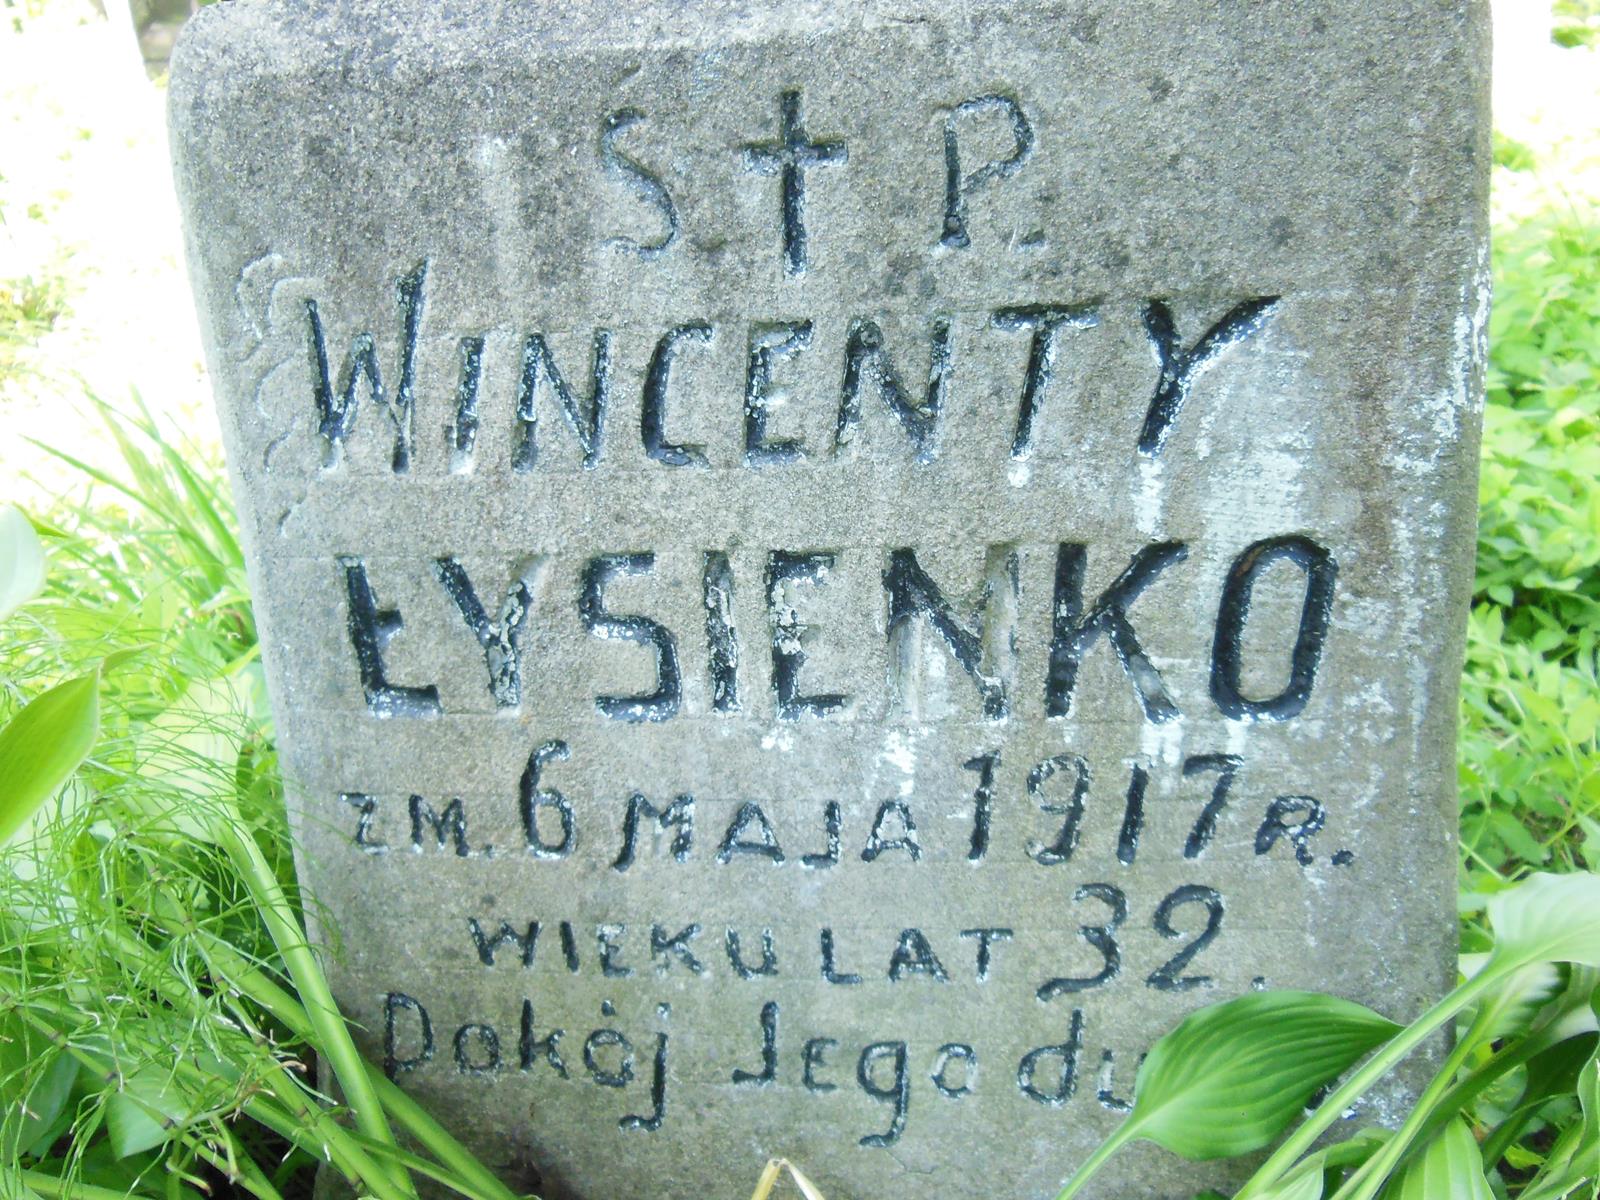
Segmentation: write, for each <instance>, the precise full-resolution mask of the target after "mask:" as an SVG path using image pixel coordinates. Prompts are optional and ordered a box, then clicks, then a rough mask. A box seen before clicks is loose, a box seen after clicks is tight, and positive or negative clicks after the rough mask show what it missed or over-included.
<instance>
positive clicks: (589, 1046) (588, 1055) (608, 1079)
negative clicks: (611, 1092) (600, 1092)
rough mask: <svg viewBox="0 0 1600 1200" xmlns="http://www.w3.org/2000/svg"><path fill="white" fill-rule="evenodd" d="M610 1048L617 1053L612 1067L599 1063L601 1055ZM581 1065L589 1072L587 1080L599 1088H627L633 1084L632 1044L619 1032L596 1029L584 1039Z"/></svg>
mask: <svg viewBox="0 0 1600 1200" xmlns="http://www.w3.org/2000/svg"><path fill="white" fill-rule="evenodd" d="M611 1047H615V1048H616V1051H617V1064H616V1066H614V1067H613V1066H609V1065H607V1064H605V1063H603V1062H601V1061H600V1056H601V1054H602V1053H604V1052H605V1051H606V1050H608V1049H609V1048H611ZM583 1065H584V1066H585V1067H587V1068H588V1070H589V1078H590V1079H593V1080H594V1081H595V1082H596V1083H598V1084H599V1085H600V1086H601V1087H608V1088H623V1087H627V1086H628V1084H630V1083H632V1082H633V1043H632V1042H630V1041H629V1040H628V1039H627V1038H626V1037H624V1036H623V1034H622V1032H621V1031H620V1030H616V1029H596V1030H595V1031H594V1032H593V1033H591V1034H590V1035H589V1036H588V1037H587V1038H585V1039H584V1042H583Z"/></svg>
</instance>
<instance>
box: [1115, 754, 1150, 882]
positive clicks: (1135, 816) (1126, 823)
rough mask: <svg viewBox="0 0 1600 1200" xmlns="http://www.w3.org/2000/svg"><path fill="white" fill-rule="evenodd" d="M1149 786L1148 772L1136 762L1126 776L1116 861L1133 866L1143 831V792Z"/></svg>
mask: <svg viewBox="0 0 1600 1200" xmlns="http://www.w3.org/2000/svg"><path fill="white" fill-rule="evenodd" d="M1149 786H1150V772H1148V771H1146V770H1145V769H1144V768H1143V767H1142V766H1140V765H1139V764H1138V763H1134V764H1133V770H1132V772H1131V773H1130V774H1129V776H1128V799H1127V802H1126V803H1125V804H1124V805H1123V809H1122V830H1121V832H1120V833H1118V834H1117V861H1118V862H1120V863H1121V864H1122V865H1123V866H1125V867H1131V866H1133V860H1134V859H1135V858H1136V857H1137V856H1138V853H1139V835H1140V834H1142V833H1143V832H1144V794H1145V791H1146V789H1148V788H1149Z"/></svg>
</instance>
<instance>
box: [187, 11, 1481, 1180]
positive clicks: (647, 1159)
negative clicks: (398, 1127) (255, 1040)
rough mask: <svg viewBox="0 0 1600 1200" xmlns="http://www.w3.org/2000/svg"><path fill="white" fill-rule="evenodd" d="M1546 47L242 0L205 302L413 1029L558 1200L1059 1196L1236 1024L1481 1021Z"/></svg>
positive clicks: (307, 713)
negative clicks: (1488, 581)
mask: <svg viewBox="0 0 1600 1200" xmlns="http://www.w3.org/2000/svg"><path fill="white" fill-rule="evenodd" d="M1486 28H1487V13H1486V7H1485V5H1483V4H1481V3H1467V4H1453V3H1415V2H1405V0H1401V2H1397V3H1394V4H1372V3H1357V2H1350V0H1337V2H1335V0H1329V2H1323V3H1312V4H1307V3H1298V2H1297V3H1288V2H1283V3H1267V2H1263V3H1257V4H1204V5H1180V4H1176V3H1171V2H1162V0H1140V2H1138V3H1118V4H1109V3H1107V4H1065V5H1062V4H979V3H971V2H959V3H945V4H935V3H926V2H921V0H897V2H894V3H889V2H887V0H871V2H868V3H860V4H851V5H843V4H838V5H834V4H820V3H807V2H799V0H791V2H787V3H776V2H771V0H753V2H748V3H733V2H730V0H713V2H708V3H699V4H682V3H663V2H655V3H641V4H632V5H613V4H599V3H549V4H532V3H515V2H510V0H464V2H452V3H450V4H448V5H438V4H434V3H431V2H428V3H424V2H422V0H400V2H396V0H385V2H383V3H377V2H374V0H328V2H324V3H315V4H312V3H304V2H288V0H282V2H265V0H259V2H258V0H236V2H234V3H230V4H225V5H219V6H216V7H213V8H207V9H205V10H203V11H202V12H201V13H200V15H199V16H198V17H197V18H196V19H195V20H194V21H193V22H192V23H191V25H190V26H189V27H188V30H187V31H186V33H185V34H184V36H183V38H182V40H181V42H180V44H179V46H178V48H177V51H176V56H175V58H174V62H173V74H172V87H171V97H172V110H171V111H172V121H173V131H174V133H173V146H174V153H175V157H176V172H177V179H178V183H179V187H180V191H181V194H182V198H183V204H184V208H185V212H186V215H187V220H188V246H189V255H190V265H191V271H192V274H193V279H194V285H195V290H196V294H197V297H198V301H199V308H200V311H201V315H202V320H203V324H204V329H205V332H206V339H207V346H208V354H209V358H210V364H211V368H212V373H213V377H214V379H215V381H216V387H217V394H218V403H219V406H220V409H221V413H222V421H223V428H224V433H225V436H226V439H227V443H228V451H229V458H230V463H231V469H232V472H233V478H234V483H235V492H236V495H237V498H238V502H239V507H240V515H241V521H242V523H243V528H244V533H245V537H246V541H247V545H248V551H249V562H250V570H251V575H252V580H253V585H254V589H255V594H256V596H257V614H258V617H259V622H260V628H261V631H262V642H263V651H264V659H265V662H266V666H267V670H268V675H269V680H270V686H271V692H272V697H273V702H274V707H275V711H276V714H277V729H278V736H279V740H280V744H281V748H282V757H283V764H284V768H285V771H286V773H287V776H288V779H289V783H290V793H291V798H292V801H293V803H294V807H295V819H296V829H297V833H298V835H299V837H300V839H301V845H300V851H299V853H300V868H301V872H302V875H303V878H304V881H305V883H306V884H307V885H309V887H310V889H311V892H312V893H313V894H314V895H315V896H316V897H317V899H318V901H319V902H320V904H321V905H322V906H323V908H322V910H321V911H322V912H323V913H324V915H325V918H326V919H325V920H324V921H323V922H321V923H319V932H320V933H321V934H322V935H323V936H327V937H328V938H329V939H330V941H332V942H333V953H332V955H331V957H330V970H331V974H332V978H333V981H334V985H335V990H336V992H337V994H338V996H339V998H340V1000H341V1003H342V1004H344V1005H345V1006H346V1008H347V1010H348V1011H349V1012H350V1014H351V1015H352V1016H353V1017H354V1018H355V1019H356V1020H357V1021H359V1022H361V1024H362V1026H363V1029H364V1032H363V1039H364V1044H365V1046H366V1048H367V1049H368V1051H369V1052H370V1053H371V1054H372V1055H373V1056H374V1057H375V1058H377V1059H380V1060H386V1061H387V1063H388V1065H389V1066H390V1067H391V1069H392V1070H393V1071H394V1072H395V1074H396V1076H397V1078H398V1079H399V1080H400V1082H401V1083H402V1084H403V1086H404V1087H406V1088H407V1089H408V1090H410V1091H412V1092H414V1093H415V1094H416V1095H418V1096H419V1097H421V1098H422V1099H423V1100H425V1101H426V1102H427V1103H428V1104H429V1105H430V1107H432V1108H433V1109H434V1110H435V1111H436V1112H438V1113H440V1114H441V1115H442V1116H443V1117H444V1118H445V1119H446V1120H447V1121H448V1122H449V1123H450V1124H451V1125H452V1127H453V1128H455V1129H456V1130H457V1131H458V1132H459V1133H460V1134H462V1135H463V1136H464V1137H465V1138H467V1139H468V1140H469V1141H470V1142H471V1143H472V1144H473V1145H474V1146H475V1147H476V1148H478V1149H479V1150H480V1151H481V1152H482V1153H483V1155H484V1157H485V1159H486V1161H488V1162H490V1163H491V1164H493V1165H494V1166H495V1167H496V1168H497V1169H500V1170H501V1171H503V1173H504V1174H505V1176H506V1178H507V1179H508V1181H510V1182H512V1183H513V1184H515V1185H516V1186H519V1187H523V1188H528V1189H532V1188H538V1189H539V1190H540V1191H541V1192H542V1194H544V1195H546V1196H550V1197H564V1196H580V1197H586V1198H593V1200H601V1198H605V1200H628V1198H632V1197H646V1196H650V1197H656V1196H674V1197H679V1196H681V1197H690V1196H703V1197H707V1198H714V1200H723V1198H728V1200H732V1198H734V1197H740V1196H743V1195H745V1194H747V1192H748V1190H749V1188H750V1187H751V1186H752V1184H753V1181H754V1179H755V1176H756V1174H757V1172H758V1171H759V1169H760V1166H761V1163H762V1162H763V1161H764V1159H765V1158H766V1157H767V1156H769V1155H774V1154H781V1155H785V1156H788V1157H790V1158H791V1159H793V1160H795V1161H797V1162H798V1163H800V1164H802V1166H803V1167H804V1168H805V1169H806V1170H807V1171H808V1172H809V1173H810V1174H811V1175H812V1177H813V1178H814V1179H816V1180H817V1181H818V1182H819V1184H820V1185H821V1186H822V1188H823V1190H824V1192H825V1194H826V1195H827V1196H828V1197H829V1200H848V1198H849V1197H860V1198H865V1197H869V1196H877V1197H881V1196H888V1195H893V1194H896V1190H897V1189H903V1188H904V1187H906V1186H907V1185H908V1184H909V1186H911V1187H913V1188H918V1189H921V1188H928V1189H932V1190H933V1191H935V1192H936V1193H937V1194H938V1195H940V1196H941V1197H946V1198H949V1200H957V1198H959V1197H968V1196H970V1197H980V1196H982V1197H990V1196H994V1195H997V1194H998V1195H1005V1196H1017V1197H1048V1196H1050V1195H1053V1194H1054V1191H1055V1189H1056V1188H1057V1187H1058V1186H1059V1184H1060V1183H1061V1182H1062V1180H1063V1179H1064V1178H1065V1177H1066V1175H1067V1174H1068V1173H1070V1171H1071V1170H1072V1168H1073V1167H1074V1165H1075V1164H1076V1163H1077V1162H1078V1161H1080V1160H1081V1158H1082V1156H1083V1155H1084V1154H1085V1153H1086V1152H1087V1150H1088V1149H1089V1148H1090V1147H1091V1146H1092V1145H1093V1144H1094V1143H1095V1142H1096V1141H1098V1140H1099V1139H1100V1138H1101V1137H1102V1136H1103V1135H1104V1134H1105V1133H1106V1132H1107V1131H1108V1130H1110V1129H1111V1128H1112V1127H1113V1126H1114V1125H1115V1124H1116V1123H1117V1121H1118V1120H1119V1119H1120V1112H1119V1110H1120V1109H1121V1108H1123V1107H1125V1103H1126V1101H1127V1099H1128V1097H1129V1096H1130V1094H1131V1089H1132V1082H1133V1075H1134V1071H1135V1069H1136V1067H1137V1064H1138V1061H1139V1056H1140V1054H1141V1053H1142V1052H1143V1051H1144V1050H1145V1049H1146V1048H1147V1046H1148V1045H1149V1043H1150V1042H1151V1041H1152V1040H1153V1039H1154V1038H1155V1037H1156V1036H1158V1035H1159V1034H1160V1033H1161V1032H1163V1031H1164V1030H1165V1029H1167V1028H1168V1027H1170V1025H1171V1024H1173V1023H1174V1022H1175V1021H1176V1020H1177V1019H1178V1018H1179V1017H1181V1016H1182V1014H1184V1013H1185V1012H1187V1011H1190V1010H1192V1009H1193V1008H1195V1007H1197V1006H1199V1005H1202V1004H1205V1003H1208V1002H1211V1001H1214V1000H1218V999H1221V998H1224V997H1228V996H1232V995H1237V994H1239V993H1242V992H1244V991H1247V990H1248V989H1250V988H1251V987H1252V986H1257V987H1259V986H1270V987H1310V988H1327V989H1331V990H1333V991H1336V992H1338V993H1340V994H1341V995H1345V996H1349V997H1352V998H1355V999H1358V1000H1362V1001H1365V1002H1367V1003H1370V1004H1373V1005H1375V1006H1377V1007H1378V1008H1380V1009H1381V1010H1382V1011H1384V1012H1385V1013H1387V1014H1389V1015H1392V1016H1395V1017H1400V1018H1404V1017H1408V1016H1410V1015H1412V1014H1414V1013H1415V1012H1417V1011H1418V1010H1419V1008H1420V1007H1421V1006H1422V1005H1424V1004H1425V1003H1426V1002H1427V1001H1428V1000H1429V998H1430V997H1432V996H1434V995H1436V994H1437V993H1438V992H1439V991H1440V990H1441V989H1442V988H1443V987H1444V986H1445V985H1446V984H1447V982H1448V981H1449V979H1450V978H1451V974H1452V971H1453V969H1454V968H1453V964H1454V950H1455V922H1454V904H1453V898H1454V873H1455V865H1454V864H1455V849H1454V813H1455V802H1454V765H1453V752H1454V728H1455V707H1456V687H1457V679H1458V674H1459V668H1460V660H1461V654H1462V630H1463V624H1464V620H1465V615H1466V604H1467V597H1468V587H1469V580H1470V574H1471V561H1472V545H1473V542H1472V530H1473V517H1474V492H1475V480H1476V453H1477V440H1478V425H1479V407H1480V402H1481V389H1482V382H1481V369H1482V352H1483V345H1482V342H1483V333H1484V319H1485V309H1486V304H1487V287H1488V284H1487V259H1486V212H1485V193H1486V181H1487V171H1488V166H1489V151H1488V141H1487V138H1488V124H1487V118H1486V70H1487V66H1486V64H1487V33H1486ZM597 362H598V364H599V366H598V369H597V368H596V363H597ZM674 805H676V807H672V806H674ZM630 829H631V833H632V836H631V838H630ZM533 922H537V923H538V928H537V933H536V934H534V933H533V931H532V928H531V923H533ZM983 931H987V932H983ZM764 948H765V949H767V950H770V955H768V954H766V953H764ZM553 1030H561V1031H562V1033H561V1036H560V1037H559V1038H558V1039H555V1040H553V1041H552V1040H549V1039H550V1035H551V1032H552V1031H553ZM1036 1051H1037V1053H1035V1052H1036ZM1386 1115H1387V1114H1386V1113H1385V1112H1384V1111H1383V1108H1382V1105H1381V1104H1380V1105H1379V1106H1378V1109H1377V1110H1376V1111H1368V1112H1366V1113H1364V1114H1363V1115H1362V1119H1363V1120H1372V1119H1384V1118H1385V1116H1386ZM1220 1177H1221V1176H1219V1175H1217V1174H1216V1173H1215V1171H1214V1170H1213V1169H1211V1168H1205V1169H1200V1168H1194V1167H1191V1166H1189V1165H1187V1164H1184V1163H1182V1162H1180V1161H1179V1160H1177V1159H1175V1158H1174V1157H1172V1156H1170V1155H1168V1154H1166V1153H1165V1152H1163V1151H1160V1150H1157V1149H1155V1148H1153V1147H1148V1146H1146V1147H1140V1148H1134V1149H1132V1150H1130V1151H1128V1152H1127V1153H1126V1155H1125V1156H1124V1157H1123V1158H1122V1159H1121V1160H1120V1161H1119V1163H1118V1165H1117V1167H1116V1168H1114V1169H1113V1170H1111V1171H1109V1172H1108V1173H1107V1175H1106V1176H1105V1180H1106V1182H1105V1184H1104V1186H1103V1187H1102V1188H1101V1189H1100V1191H1099V1192H1098V1193H1096V1194H1097V1195H1100V1196H1108V1197H1109V1196H1127V1195H1139V1196H1172V1197H1176V1196H1188V1195H1190V1194H1192V1192H1193V1191H1194V1190H1195V1189H1196V1188H1197V1187H1199V1186H1202V1185H1203V1183H1204V1181H1205V1180H1207V1179H1213V1178H1220Z"/></svg>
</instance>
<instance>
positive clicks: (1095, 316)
mask: <svg viewBox="0 0 1600 1200" xmlns="http://www.w3.org/2000/svg"><path fill="white" fill-rule="evenodd" d="M989 321H990V324H992V325H993V326H994V327H995V328H996V329H1008V330H1021V329H1031V330H1032V331H1033V339H1032V341H1031V342H1030V343H1029V345H1028V367H1027V371H1026V373H1025V374H1024V375H1023V377H1022V400H1021V402H1020V403H1019V404H1018V405H1017V425H1016V429H1015V430H1014V431H1013V433H1012V435H1011V457H1012V458H1018V459H1020V458H1027V457H1028V455H1029V454H1030V453H1032V451H1033V442H1034V422H1035V421H1036V420H1037V419H1038V416H1039V409H1040V407H1041V406H1042V405H1043V404H1044V396H1045V392H1046V391H1048V390H1049V388H1050V381H1051V380H1052V379H1054V378H1055V373H1056V353H1057V340H1056V338H1057V335H1058V334H1059V333H1060V332H1061V331H1062V330H1063V329H1093V328H1094V327H1095V326H1096V325H1098V324H1100V314H1099V310H1098V309H1096V308H1094V307H1092V306H1080V307H1076V308H1057V307H1053V306H1050V305H1038V304H1036V305H1028V306H1026V307H1022V308H997V309H995V311H994V314H993V315H992V316H991V317H990V318H989Z"/></svg>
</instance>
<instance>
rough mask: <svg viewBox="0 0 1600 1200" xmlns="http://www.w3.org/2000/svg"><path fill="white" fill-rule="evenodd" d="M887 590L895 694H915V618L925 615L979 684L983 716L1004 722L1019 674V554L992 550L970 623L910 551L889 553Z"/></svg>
mask: <svg viewBox="0 0 1600 1200" xmlns="http://www.w3.org/2000/svg"><path fill="white" fill-rule="evenodd" d="M883 586H884V590H885V591H886V592H888V595H889V622H888V635H889V644H890V647H891V650H892V653H891V656H890V661H891V662H892V663H894V664H895V674H896V680H895V690H896V692H897V693H898V694H899V695H901V696H902V697H903V696H905V695H906V694H907V693H908V691H909V690H910V684H909V681H910V680H911V679H913V678H915V675H914V673H913V672H914V663H915V660H916V652H917V645H916V642H915V640H914V639H913V637H912V629H913V628H914V625H913V623H914V621H915V620H916V618H918V617H922V618H923V619H924V620H926V622H927V623H928V625H929V626H930V627H931V628H932V629H933V630H934V632H936V633H937V634H938V635H939V636H940V637H941V638H942V639H943V640H944V643H945V645H946V646H948V647H949V649H950V653H951V655H952V656H953V657H954V658H955V660H956V663H957V664H958V665H959V666H960V667H961V669H962V670H963V671H965V672H966V673H967V675H968V677H969V678H970V679H971V680H972V682H973V683H974V684H975V685H976V686H977V689H978V695H979V697H981V698H982V701H983V715H984V716H985V717H988V718H989V719H990V720H992V721H999V720H1004V719H1005V716H1006V714H1007V712H1008V711H1009V709H1010V701H1009V695H1008V693H1009V687H1008V680H1009V679H1011V678H1013V677H1014V676H1015V673H1016V662H1015V653H1016V647H1015V644H1016V623H1017V594H1018V588H1019V583H1018V575H1017V552H1016V550H1015V549H1013V548H1012V547H1009V546H991V547H989V550H988V553H987V555H986V561H985V563H984V572H983V589H982V591H981V592H980V593H979V597H978V603H977V606H976V607H975V609H974V611H973V615H972V617H971V619H970V621H962V620H960V619H959V618H958V617H957V616H956V614H955V610H954V608H953V606H952V605H951V603H950V601H949V600H948V599H946V598H945V594H944V592H942V591H941V590H940V589H939V585H938V584H936V583H934V582H933V580H932V579H931V578H929V577H928V574H927V572H926V571H924V570H923V569H922V567H921V565H920V564H918V562H917V556H916V554H915V553H914V552H913V551H912V550H910V549H909V548H904V547H902V548H901V549H898V550H891V551H890V552H889V569H888V570H887V571H885V572H884V574H883Z"/></svg>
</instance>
